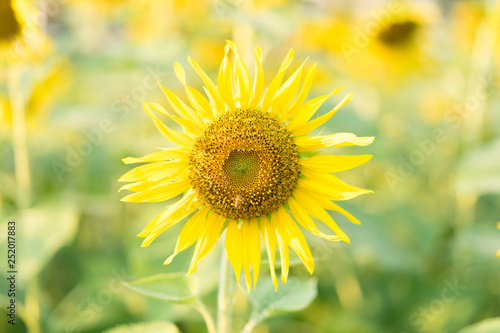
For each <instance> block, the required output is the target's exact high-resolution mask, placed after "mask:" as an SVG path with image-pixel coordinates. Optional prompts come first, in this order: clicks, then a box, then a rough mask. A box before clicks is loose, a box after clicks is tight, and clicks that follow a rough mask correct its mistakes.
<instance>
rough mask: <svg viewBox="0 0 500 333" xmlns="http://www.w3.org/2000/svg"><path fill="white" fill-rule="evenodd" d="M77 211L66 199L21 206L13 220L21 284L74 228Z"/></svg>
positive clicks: (71, 236) (61, 245) (62, 244)
mask: <svg viewBox="0 0 500 333" xmlns="http://www.w3.org/2000/svg"><path fill="white" fill-rule="evenodd" d="M78 221H79V211H78V209H77V208H76V207H75V206H74V205H72V204H69V203H64V202H56V201H50V202H44V203H42V204H40V205H37V206H36V207H33V208H31V209H28V210H25V211H23V212H22V213H21V216H20V218H19V221H17V222H18V223H17V229H18V230H17V233H16V234H17V238H16V239H17V241H18V242H19V245H18V248H19V251H20V254H19V261H20V262H21V263H22V266H23V267H22V274H19V278H20V279H21V284H22V285H23V284H24V283H25V282H26V281H28V280H29V279H31V277H33V276H35V275H36V274H38V273H39V272H40V271H41V270H42V269H43V268H44V267H45V265H46V264H47V263H48V262H49V261H50V260H51V259H52V257H53V256H54V255H55V254H56V253H57V251H59V249H60V248H61V247H63V246H65V245H66V244H68V243H69V242H71V241H72V240H73V239H74V237H75V235H76V232H77V230H78Z"/></svg>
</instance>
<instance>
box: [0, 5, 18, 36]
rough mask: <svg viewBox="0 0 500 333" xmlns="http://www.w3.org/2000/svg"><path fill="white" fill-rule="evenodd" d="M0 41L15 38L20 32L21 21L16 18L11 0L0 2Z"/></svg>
mask: <svg viewBox="0 0 500 333" xmlns="http://www.w3.org/2000/svg"><path fill="white" fill-rule="evenodd" d="M0 17H1V18H2V21H3V22H2V24H1V25H0V42H4V41H9V40H11V39H13V38H15V37H16V36H17V35H18V34H19V33H20V32H21V23H20V22H19V20H18V19H17V16H16V13H15V12H14V8H13V7H12V0H3V1H2V2H0Z"/></svg>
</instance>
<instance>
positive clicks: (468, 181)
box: [456, 139, 500, 194]
mask: <svg viewBox="0 0 500 333" xmlns="http://www.w3.org/2000/svg"><path fill="white" fill-rule="evenodd" d="M496 156H500V139H497V140H495V141H492V142H489V143H487V144H484V145H482V146H480V147H478V148H477V149H475V150H473V151H472V152H470V153H469V154H468V155H467V156H465V158H464V159H463V160H462V161H461V162H460V164H459V169H458V173H457V181H456V186H457V190H458V191H460V192H464V193H470V192H474V193H479V194H481V193H500V173H499V172H498V170H500V159H499V158H495V157H496Z"/></svg>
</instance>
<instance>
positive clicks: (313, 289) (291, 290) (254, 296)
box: [249, 277, 318, 313]
mask: <svg viewBox="0 0 500 333" xmlns="http://www.w3.org/2000/svg"><path fill="white" fill-rule="evenodd" d="M317 294H318V291H317V281H316V279H313V278H311V279H308V280H301V279H298V278H294V277H291V278H289V279H288V282H287V283H286V285H284V284H282V283H281V281H280V282H279V288H278V291H276V290H275V289H274V285H273V283H272V281H271V279H269V278H265V279H262V280H259V285H258V286H257V291H256V292H252V293H250V296H249V297H250V301H251V302H252V303H253V305H254V307H255V310H257V311H258V312H267V313H270V312H272V311H299V310H302V309H304V308H306V307H307V306H308V305H309V304H311V302H312V301H313V300H314V298H316V295H317Z"/></svg>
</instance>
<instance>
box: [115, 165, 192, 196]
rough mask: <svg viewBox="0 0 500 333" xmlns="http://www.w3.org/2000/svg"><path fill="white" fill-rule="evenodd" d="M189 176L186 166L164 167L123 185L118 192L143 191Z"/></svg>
mask: <svg viewBox="0 0 500 333" xmlns="http://www.w3.org/2000/svg"><path fill="white" fill-rule="evenodd" d="M188 177H189V170H188V169H186V168H180V169H166V170H162V171H158V172H155V173H154V175H153V176H150V177H144V178H140V179H137V181H134V182H133V183H130V184H126V185H123V186H122V187H121V188H120V189H119V190H118V192H121V191H123V190H128V191H133V192H144V191H147V190H150V189H153V188H157V187H159V186H163V185H165V184H168V183H171V182H173V181H177V180H182V179H187V178H188Z"/></svg>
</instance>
